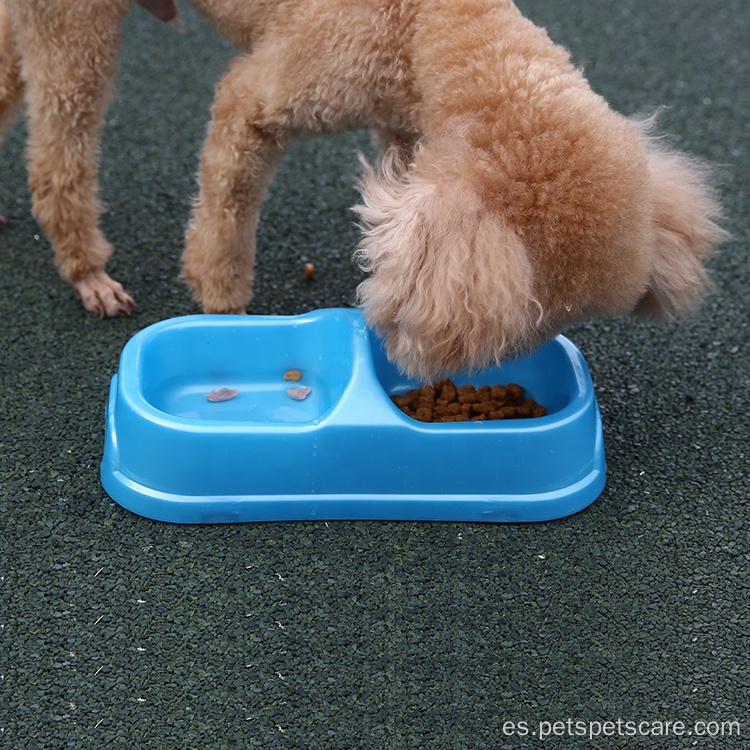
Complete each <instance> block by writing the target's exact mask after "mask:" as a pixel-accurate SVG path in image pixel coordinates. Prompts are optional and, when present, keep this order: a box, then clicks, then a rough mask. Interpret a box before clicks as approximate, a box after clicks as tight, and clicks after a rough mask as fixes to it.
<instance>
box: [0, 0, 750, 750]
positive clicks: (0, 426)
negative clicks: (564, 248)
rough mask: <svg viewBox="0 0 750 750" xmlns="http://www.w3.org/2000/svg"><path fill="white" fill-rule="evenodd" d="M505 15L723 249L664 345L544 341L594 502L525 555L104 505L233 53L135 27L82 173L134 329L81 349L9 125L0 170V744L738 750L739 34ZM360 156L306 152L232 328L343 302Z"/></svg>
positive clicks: (190, 32)
mask: <svg viewBox="0 0 750 750" xmlns="http://www.w3.org/2000/svg"><path fill="white" fill-rule="evenodd" d="M521 5H522V8H523V10H524V11H525V12H527V13H528V14H529V15H530V16H531V17H532V18H533V19H535V20H536V21H538V22H539V23H541V24H544V25H545V26H547V28H548V29H549V32H550V34H551V36H552V37H553V38H554V39H555V40H557V41H559V42H561V43H563V44H565V45H567V46H568V47H569V48H570V49H571V50H572V52H573V54H574V57H575V59H576V61H577V62H578V63H580V64H581V65H582V66H584V67H585V69H586V71H587V73H588V75H589V77H590V80H591V82H592V85H593V87H594V88H595V89H596V90H597V91H599V92H600V93H602V94H603V95H604V96H606V97H607V98H608V99H609V100H610V102H611V103H612V105H613V106H614V107H615V108H617V109H619V110H620V111H622V112H625V113H634V112H637V111H642V110H647V111H648V110H653V109H654V108H656V107H658V106H660V105H665V106H666V109H665V111H664V113H663V115H662V126H663V128H664V129H665V130H667V131H669V132H671V133H672V134H673V137H674V141H675V142H676V143H677V144H678V145H679V146H680V147H682V148H684V149H687V150H689V151H691V152H693V153H695V154H697V155H699V156H702V157H705V158H707V159H709V160H711V161H712V162H714V163H716V164H717V165H718V166H719V167H720V169H721V172H722V187H721V191H722V196H723V201H724V204H725V206H726V210H727V215H728V219H727V227H728V228H729V229H730V230H731V231H732V233H733V240H732V241H731V242H729V243H728V244H727V245H726V246H725V247H724V248H723V250H722V251H721V252H720V253H719V254H718V255H717V256H716V257H715V258H713V259H712V260H711V262H710V266H711V271H712V275H713V278H714V281H715V283H716V292H715V293H714V294H713V295H712V296H711V297H710V298H709V299H708V300H707V302H706V304H705V305H704V307H703V309H702V310H701V312H700V313H699V314H698V315H696V316H695V317H694V318H692V319H690V320H689V321H687V322H683V323H680V324H679V325H669V326H668V327H666V328H659V327H656V326H651V325H645V324H642V323H634V322H632V321H628V320H599V321H594V322H591V323H587V324H585V325H581V326H578V327H576V328H573V329H571V330H569V331H567V332H566V333H567V335H568V336H569V337H570V338H571V339H572V340H573V341H574V342H575V343H576V344H577V346H578V347H579V348H580V349H581V351H582V352H583V354H584V356H585V357H586V359H587V361H588V364H589V367H590V369H591V373H592V377H593V380H594V384H595V388H596V393H597V397H598V399H599V404H600V407H601V410H602V416H603V421H604V436H605V446H606V451H607V459H608V469H609V473H608V480H607V485H606V488H605V490H604V492H603V494H602V495H601V497H600V498H599V499H598V500H597V501H596V502H595V503H594V504H593V505H591V506H590V507H589V508H588V509H586V510H585V511H583V512H581V513H579V514H577V515H575V516H572V517H569V518H565V519H562V520H559V521H555V522H549V523H540V524H529V525H514V524H510V525H480V524H469V523H407V522H401V523H396V522H383V523H380V522H324V521H319V522H305V523H301V522H300V523H283V524H277V523H267V524H244V525H228V526H203V527H198V526H176V525H170V524H164V523H157V522H154V521H150V520H147V519H144V518H140V517H137V516H135V515H133V514H131V513H129V512H128V511H126V510H124V509H123V508H121V507H120V506H118V505H117V504H115V503H114V502H113V501H112V500H110V499H109V498H108V497H107V496H106V494H105V493H104V492H103V490H102V488H101V485H100V482H99V475H98V470H99V462H100V460H101V453H102V445H103V429H104V408H105V403H106V397H107V391H108V385H109V379H110V377H111V375H112V374H113V373H114V372H115V371H116V369H117V362H118V356H119V353H120V351H121V349H122V347H123V346H124V344H125V343H126V341H127V340H128V339H129V338H130V337H131V336H132V335H133V334H135V333H136V332H137V331H139V330H140V329H142V328H144V327H145V326H147V325H149V324H151V323H154V322H156V321H158V320H161V319H164V318H167V317H172V316H175V315H184V314H187V313H192V312H197V309H196V307H195V305H194V304H193V303H192V302H191V300H190V298H189V295H188V293H187V290H186V289H185V288H184V287H183V286H182V284H181V283H180V282H179V281H178V280H177V275H178V270H179V257H180V253H181V250H182V242H183V231H184V226H185V223H186V219H187V216H188V212H189V205H190V198H191V196H192V195H193V194H194V193H195V173H196V170H197V154H198V150H199V148H200V144H201V141H202V138H203V134H204V132H205V127H206V123H207V119H208V115H209V106H210V102H211V97H212V90H213V85H214V83H215V82H216V80H217V79H218V77H219V76H220V75H221V72H222V71H223V70H224V69H225V66H226V61H227V60H228V58H229V57H230V56H231V55H232V54H233V52H232V50H231V49H230V47H229V46H228V45H227V44H226V42H224V41H223V40H222V39H220V38H219V37H218V36H217V35H216V34H215V33H214V32H213V31H212V30H211V29H210V28H209V27H208V26H207V25H206V24H205V23H204V22H203V21H201V20H200V18H199V17H198V16H197V15H196V14H195V13H194V12H192V11H191V10H190V9H189V8H184V13H183V16H184V19H183V29H182V33H181V34H179V35H176V34H174V33H172V32H171V31H170V30H168V29H167V28H166V27H163V26H162V25H160V24H159V23H158V22H156V21H155V20H154V19H153V18H152V17H151V16H149V15H148V14H146V13H144V12H143V11H142V10H140V9H138V10H136V11H134V12H133V13H132V14H131V16H130V17H129V18H128V19H127V21H126V28H125V42H124V50H123V58H122V64H121V72H120V76H119V79H118V96H117V97H116V98H115V100H114V101H113V104H112V106H111V109H110V111H109V115H108V124H107V128H106V130H105V133H104V143H103V156H102V167H101V182H102V191H103V196H104V199H105V200H106V202H107V204H108V206H109V211H108V213H107V214H106V216H105V217H104V220H103V225H104V229H105V232H106V233H107V235H108V237H109V238H110V240H111V241H112V242H113V243H114V244H115V246H116V247H117V253H116V255H115V256H114V258H113V261H112V263H111V265H110V270H111V272H112V274H113V275H114V276H115V277H116V278H118V279H119V280H121V281H122V282H123V283H124V284H125V286H126V287H127V288H128V290H129V291H130V292H131V293H132V294H133V296H134V297H135V298H136V300H137V302H138V304H139V309H138V311H137V313H136V314H134V315H133V316H132V317H131V318H123V319H116V320H105V321H101V320H98V319H97V318H96V317H95V316H93V315H91V314H89V313H85V312H84V311H83V310H82V308H81V307H80V306H79V304H78V303H77V301H76V300H75V299H74V297H73V294H72V292H71V291H70V290H69V288H68V287H67V286H66V285H65V284H63V283H62V282H61V281H60V280H59V278H58V276H57V273H56V271H55V268H54V266H53V262H52V255H51V251H50V249H49V246H48V244H47V242H46V240H45V239H44V237H43V236H40V230H39V228H38V226H37V224H36V223H35V221H34V219H33V218H32V217H31V214H30V201H29V194H28V189H27V186H26V171H25V167H24V165H23V149H24V139H25V132H24V126H23V123H21V122H19V123H18V124H17V125H16V126H14V128H13V129H12V130H11V131H10V133H9V134H8V136H7V138H6V142H5V144H4V147H3V150H2V154H1V155H0V159H1V161H0V214H3V215H4V216H5V217H6V218H7V223H5V224H4V225H0V321H2V325H0V746H2V747H3V748H6V747H7V748H8V749H9V750H15V749H16V748H33V749H34V750H36V749H37V748H54V749H61V748H76V749H78V748H96V749H97V750H109V749H110V748H128V749H129V750H131V749H132V750H143V749H145V748H159V749H160V750H164V749H171V748H175V749H179V750H185V749H188V748H196V749H198V748H199V749H201V750H203V749H205V748H243V749H245V748H267V749H269V750H271V749H273V750H276V749H285V748H311V749H317V748H320V749H321V750H328V749H331V750H339V749H342V750H343V749H345V748H346V749H349V748H351V749H352V750H370V749H373V750H386V749H391V748H392V749H394V750H414V749H417V748H426V749H428V750H454V749H456V750H458V749H461V750H464V749H465V750H488V749H495V748H497V749H499V750H505V749H506V748H524V749H525V748H537V747H544V748H562V749H563V750H568V749H569V748H634V749H638V750H640V749H642V748H648V750H662V748H665V749H671V748H693V747H695V748H698V749H699V750H715V749H717V748H721V749H722V750H723V749H724V748H729V749H730V750H734V749H735V748H737V749H738V750H739V748H744V747H747V744H746V743H747V742H748V740H747V737H748V735H750V726H748V720H749V719H750V716H749V715H748V707H749V705H750V677H749V675H748V655H749V653H750V643H749V639H748V633H749V632H750V622H748V610H749V609H750V590H749V589H750V581H749V578H750V577H749V574H748V568H749V567H750V544H749V538H750V534H749V533H748V517H749V512H750V481H749V479H748V447H749V445H748V444H749V442H750V441H749V437H750V429H749V425H750V418H749V417H748V406H749V402H750V380H749V378H750V340H749V335H748V305H747V300H748V297H749V296H750V264H749V263H748V252H747V250H748V236H749V235H750V214H749V213H748V196H749V195H750V178H749V177H748V175H749V174H750V150H749V149H750V127H749V126H748V121H749V119H750V44H748V39H749V38H750V4H748V3H747V2H745V0H712V2H709V3H706V2H699V1H698V0H653V2H644V1H643V0H597V1H596V2H590V1H589V0H568V2H554V1H553V0H524V2H522V3H521ZM362 149H364V150H368V149H369V135H368V134H367V133H364V132H359V133H354V134H346V135H341V136H333V137H326V138H322V139H318V140H314V141H310V142H307V143H305V144H302V145H298V146H296V147H295V148H294V149H293V150H292V151H291V153H290V154H289V155H288V158H287V159H286V160H285V161H284V162H283V164H282V166H281V168H280V169H279V172H278V177H277V180H276V181H275V183H274V185H273V188H272V190H271V193H270V196H269V199H268V202H267V204H266V206H265V211H264V214H263V218H262V225H261V228H260V232H259V246H260V251H259V258H258V268H257V272H258V278H257V287H256V289H257V293H256V297H255V299H254V302H253V305H252V310H251V311H252V312H255V313H283V314H293V313H300V312H305V311H307V310H310V309H313V308H316V307H337V306H348V305H351V304H352V303H353V298H354V290H355V287H356V284H357V282H358V280H359V278H360V274H359V272H358V271H357V269H356V268H355V267H354V265H353V263H352V261H351V253H352V251H353V249H354V247H355V244H356V241H357V228H356V226H355V216H354V215H353V214H352V212H351V211H350V206H351V205H352V204H353V203H355V202H356V200H357V193H356V191H355V189H354V187H353V185H354V182H355V180H356V176H357V174H358V164H357V157H356V152H357V150H362ZM307 261H310V262H313V263H314V264H315V268H316V275H315V279H314V281H312V282H309V281H306V280H305V277H304V273H303V266H304V263H305V262H307ZM374 460H376V457H374ZM618 720H619V721H620V723H619V724H617V722H618ZM554 722H560V723H559V724H554ZM577 722H580V723H577ZM606 722H611V724H607V723H606ZM658 722H662V725H661V729H662V731H663V729H664V728H663V723H664V722H673V726H672V727H671V730H670V728H667V730H666V731H667V732H670V733H669V734H668V735H667V736H653V735H654V734H656V733H658V732H659V731H660V726H659V724H658ZM674 722H682V726H681V728H682V734H679V733H678V731H676V730H679V729H680V725H679V724H674ZM698 722H714V723H713V724H708V723H706V724H700V723H698ZM722 722H724V724H722ZM733 722H735V723H733ZM696 723H698V724H697V726H696ZM701 732H703V733H704V734H711V733H713V734H721V733H723V736H718V737H716V736H702V735H701V734H700V733H701ZM738 732H739V733H741V734H742V735H744V737H741V736H738ZM542 734H550V735H551V736H549V737H547V738H546V739H544V740H542V737H541V735H542ZM644 734H645V735H648V736H644Z"/></svg>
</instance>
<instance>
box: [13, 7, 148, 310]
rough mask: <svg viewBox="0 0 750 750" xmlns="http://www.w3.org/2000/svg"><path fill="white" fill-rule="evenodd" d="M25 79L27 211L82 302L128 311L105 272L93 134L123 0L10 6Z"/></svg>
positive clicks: (106, 247)
mask: <svg viewBox="0 0 750 750" xmlns="http://www.w3.org/2000/svg"><path fill="white" fill-rule="evenodd" d="M9 7H10V10H11V19H12V23H13V29H14V32H15V34H16V43H17V48H18V50H19V52H20V57H21V61H22V76H23V78H24V81H25V84H26V104H27V109H28V117H29V148H28V162H29V164H28V169H29V185H30V188H31V193H32V201H33V211H34V215H35V216H36V218H37V220H38V221H39V223H40V225H41V226H42V228H43V229H44V232H45V234H46V235H47V237H48V239H49V240H50V243H51V244H52V247H53V249H54V252H55V261H56V263H57V266H58V268H59V270H60V274H61V275H62V276H63V278H65V279H67V280H69V281H70V282H71V283H72V284H73V286H74V287H75V289H76V291H77V292H78V294H79V295H80V297H81V300H82V302H83V304H84V306H85V307H86V309H88V310H92V311H94V312H96V313H98V314H99V315H101V316H104V315H115V314H117V313H127V312H129V311H130V310H131V309H132V308H133V307H134V306H135V304H134V302H133V300H132V299H131V298H130V296H129V295H128V294H127V293H126V292H125V291H124V290H123V288H122V286H121V285H120V284H119V283H118V282H116V281H114V280H113V279H111V278H110V277H109V276H108V275H107V274H106V273H105V271H104V265H105V263H106V261H107V259H108V258H109V256H110V254H111V252H112V247H111V246H110V244H109V243H108V242H107V240H106V239H105V237H104V235H103V234H102V232H101V230H100V228H99V217H100V215H101V213H102V206H101V203H100V201H99V198H98V193H99V186H98V181H97V167H98V162H99V143H100V141H99V135H100V131H101V128H102V125H103V122H104V114H105V111H106V106H107V103H108V99H109V95H110V93H111V90H112V87H113V81H114V77H115V72H116V68H117V58H118V53H119V43H120V24H121V20H122V16H123V15H124V14H125V13H126V12H127V11H128V9H129V3H127V2H124V1H123V0H116V1H115V2H102V3H63V2H59V1H55V2H49V0H25V1H24V2H17V1H15V0H14V2H13V3H12V4H11V5H10V6H9Z"/></svg>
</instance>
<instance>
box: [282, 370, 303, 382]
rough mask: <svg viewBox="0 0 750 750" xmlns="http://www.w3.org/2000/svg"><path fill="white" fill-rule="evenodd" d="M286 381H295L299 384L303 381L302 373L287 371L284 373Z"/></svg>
mask: <svg viewBox="0 0 750 750" xmlns="http://www.w3.org/2000/svg"><path fill="white" fill-rule="evenodd" d="M284 380H293V381H294V382H295V383H297V382H299V381H300V380H302V373H301V372H300V371H299V370H287V371H286V372H285V373H284Z"/></svg>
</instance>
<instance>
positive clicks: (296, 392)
mask: <svg viewBox="0 0 750 750" xmlns="http://www.w3.org/2000/svg"><path fill="white" fill-rule="evenodd" d="M286 392H287V395H288V396H289V398H293V399H294V400H295V401H302V400H304V399H306V398H307V397H308V396H309V395H310V389H309V388H287V391H286Z"/></svg>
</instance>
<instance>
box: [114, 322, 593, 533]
mask: <svg viewBox="0 0 750 750" xmlns="http://www.w3.org/2000/svg"><path fill="white" fill-rule="evenodd" d="M292 369H294V370H299V371H300V372H301V373H302V378H301V380H300V381H299V382H292V381H287V380H285V379H284V373H286V372H288V371H289V370H292ZM453 380H454V381H455V382H456V384H458V385H461V384H464V383H474V384H475V385H477V386H479V385H484V384H489V385H494V384H496V383H501V384H503V385H505V384H507V383H509V382H516V383H519V384H521V385H522V386H524V388H525V389H526V391H527V393H528V395H529V396H530V397H531V398H534V399H535V400H536V401H537V402H539V403H541V404H543V405H544V406H545V407H546V408H547V412H548V413H547V415H546V416H544V417H539V418H536V419H519V420H508V421H485V422H463V423H462V422H458V423H447V424H446V423H440V424H424V423H421V422H417V421H416V420H413V419H411V418H410V417H407V416H406V415H404V414H403V413H401V411H399V409H397V408H396V406H395V405H394V404H393V403H392V402H391V400H390V396H391V395H392V394H395V393H403V392H405V391H406V390H409V389H410V388H414V387H418V386H419V385H420V384H419V383H416V382H414V381H411V380H409V379H408V378H406V377H404V376H403V375H402V374H401V373H399V371H398V370H397V369H396V367H395V366H394V365H393V364H391V363H390V362H389V361H388V359H387V358H386V356H385V353H384V351H383V348H382V346H381V342H380V340H379V339H378V338H377V337H376V336H375V335H374V334H373V333H372V331H370V330H369V329H368V328H367V326H366V325H365V323H364V320H363V318H362V315H361V312H359V311H358V310H349V309H327V310H316V311H313V312H310V313H306V314H304V315H296V316H262V315H249V316H230V315H192V316H186V317H182V318H174V319H171V320H165V321H162V322H160V323H156V324H154V325H152V326H149V327H148V328H146V329H144V330H143V331H141V332H139V333H138V334H136V335H135V336H134V337H133V338H132V339H131V340H130V341H129V342H128V343H127V344H126V345H125V347H124V348H123V351H122V354H121V357H120V363H119V368H118V372H117V373H116V374H115V375H114V376H113V378H112V381H111V385H110V393H109V401H108V404H107V409H106V431H105V445H104V456H103V459H102V465H101V478H102V483H103V485H104V488H105V490H106V491H107V493H108V494H109V495H110V496H111V497H112V498H113V499H114V500H115V501H116V502H118V503H119V504H120V505H122V506H124V507H125V508H127V509H129V510H131V511H133V512H135V513H138V514H140V515H143V516H146V517H149V518H153V519H156V520H161V521H172V522H177V523H227V522H238V521H283V520H305V519H307V520H310V519H320V520H334V519H351V520H355V519H381V520H434V521H441V520H445V521H448V520H453V521H490V522H499V521H508V522H509V521H543V520H549V519H552V518H559V517H562V516H566V515H569V514H571V513H575V512H577V511H579V510H581V509H583V508H585V507H586V506H588V505H589V504H590V503H592V502H593V501H594V500H595V499H596V498H597V497H598V496H599V494H600V493H601V491H602V489H603V487H604V482H605V459H604V447H603V440H602V427H601V417H600V414H599V409H598V406H597V403H596V399H595V397H594V392H593V386H592V383H591V378H590V376H589V372H588V368H587V367H586V363H585V361H584V359H583V357H582V355H581V353H580V352H579V351H578V349H577V348H576V347H575V346H574V345H573V344H572V343H571V342H570V341H569V340H568V339H566V338H565V337H563V336H558V337H557V338H555V339H554V340H553V341H551V342H549V343H548V344H546V345H545V346H543V347H541V348H540V349H539V350H537V351H536V352H534V353H533V354H531V355H529V356H526V357H521V358H517V359H512V360H507V361H505V362H503V363H502V365H501V366H499V367H492V368H488V369H486V370H483V371H481V372H479V373H475V374H472V375H467V374H463V375H460V376H457V377H454V378H453ZM298 387H303V388H309V389H310V391H309V394H308V395H307V397H306V398H304V399H301V400H296V399H294V398H291V397H290V395H289V394H288V393H287V391H288V389H290V388H298ZM220 388H231V389H234V390H236V391H237V395H236V396H234V397H233V398H231V399H229V400H226V401H220V402H212V401H209V400H208V399H207V398H206V396H207V394H208V393H210V392H211V391H214V390H216V389H220Z"/></svg>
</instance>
